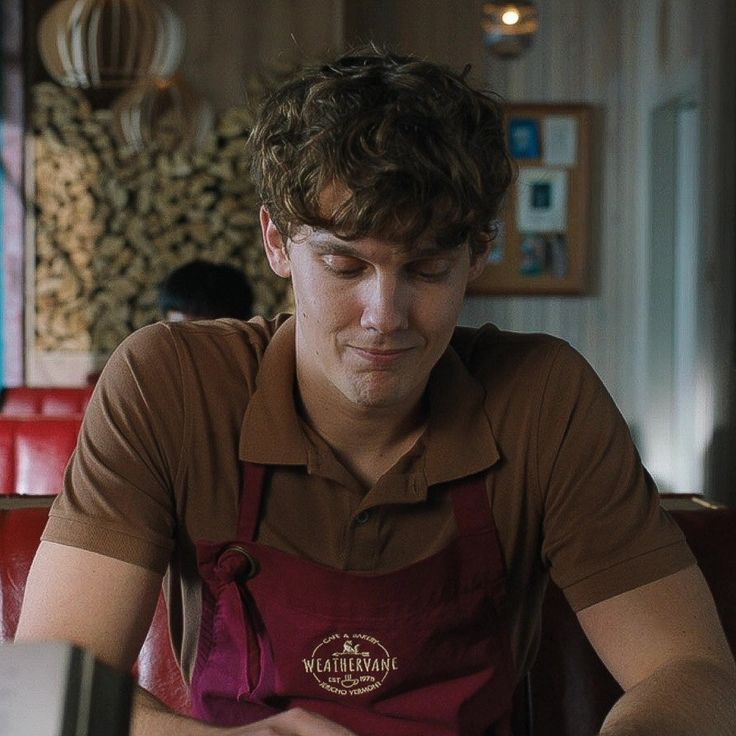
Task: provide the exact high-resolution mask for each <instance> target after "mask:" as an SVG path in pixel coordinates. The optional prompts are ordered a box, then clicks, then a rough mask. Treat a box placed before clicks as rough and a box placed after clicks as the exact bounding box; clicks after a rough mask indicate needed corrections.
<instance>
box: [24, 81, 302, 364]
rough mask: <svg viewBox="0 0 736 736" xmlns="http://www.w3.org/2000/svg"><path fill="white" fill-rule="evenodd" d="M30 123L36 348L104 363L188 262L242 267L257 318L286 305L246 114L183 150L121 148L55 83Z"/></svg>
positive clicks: (101, 113)
mask: <svg viewBox="0 0 736 736" xmlns="http://www.w3.org/2000/svg"><path fill="white" fill-rule="evenodd" d="M31 121H32V134H33V161H34V187H33V188H34V190H35V191H34V195H33V205H34V209H35V217H34V220H35V233H34V236H35V237H34V241H35V294H34V295H35V347H36V349H38V350H42V351H56V350H62V351H63V350H74V351H89V352H92V353H94V354H96V355H100V356H105V355H108V354H109V353H110V352H111V351H112V350H113V349H114V348H115V347H116V346H117V345H118V343H120V341H121V340H122V339H123V338H125V337H126V336H127V335H128V334H130V333H131V332H132V331H133V330H135V329H137V328H139V327H142V326H143V325H146V324H150V323H151V322H155V321H156V320H157V319H159V318H160V315H159V314H158V312H157V309H156V303H155V302H156V290H157V286H158V284H159V283H160V282H161V281H162V279H163V278H164V277H165V276H166V275H167V274H168V273H169V272H170V271H171V270H172V269H174V268H176V267H177V266H180V265H182V264H183V263H185V262H187V261H189V260H191V259H193V258H205V259H208V260H212V261H218V262H227V263H230V264H232V265H234V266H237V267H240V268H242V269H243V270H244V271H245V272H246V274H247V275H248V277H249V278H250V280H251V283H252V284H253V289H254V294H255V301H256V304H255V306H256V311H257V312H258V313H260V314H265V315H272V314H276V313H277V312H279V311H287V310H290V309H291V292H290V289H289V286H288V283H287V282H286V281H284V280H283V279H279V278H278V277H276V276H275V275H274V274H273V273H272V272H271V270H270V268H269V266H268V263H267V261H266V258H265V255H264V254H263V249H262V245H261V236H260V229H259V226H258V204H257V201H256V197H255V192H254V190H253V186H252V184H251V182H250V179H249V176H248V168H249V161H248V156H247V150H246V137H247V134H248V131H249V129H250V126H251V124H252V118H251V113H250V112H249V111H248V109H247V108H246V107H234V108H231V109H230V110H228V111H227V112H226V113H225V114H223V115H222V116H221V118H220V119H219V120H218V121H217V122H216V125H215V130H214V132H213V134H212V135H211V136H210V137H209V138H208V139H207V141H206V142H205V143H204V144H203V145H201V146H200V147H198V148H197V149H196V150H194V151H191V152H185V151H177V152H174V153H171V152H167V151H165V150H164V149H158V150H157V149H156V148H152V149H150V150H147V151H145V152H142V153H137V152H133V151H130V150H127V149H125V148H123V147H121V146H120V145H119V144H118V143H117V141H116V138H115V136H114V133H113V125H112V120H111V114H110V112H109V110H94V111H93V110H92V109H91V108H90V106H89V104H88V103H87V102H86V100H85V98H84V97H83V95H82V94H81V93H79V92H76V91H74V90H69V89H65V88H61V87H58V86H56V85H54V84H51V83H41V84H38V85H36V86H35V87H34V88H33V94H32V115H31Z"/></svg>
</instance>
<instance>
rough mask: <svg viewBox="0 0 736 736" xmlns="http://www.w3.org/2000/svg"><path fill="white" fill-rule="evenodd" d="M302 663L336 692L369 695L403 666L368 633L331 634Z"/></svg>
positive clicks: (329, 690) (309, 672)
mask: <svg viewBox="0 0 736 736" xmlns="http://www.w3.org/2000/svg"><path fill="white" fill-rule="evenodd" d="M302 663H303V664H304V671H305V672H306V673H308V674H310V675H312V676H313V677H314V679H315V680H316V681H317V683H318V684H319V686H320V687H321V688H323V689H324V690H327V692H330V693H333V694H334V695H365V693H369V692H372V691H373V690H377V689H378V688H379V687H381V685H383V682H384V680H385V679H386V678H387V677H388V674H389V672H395V671H396V670H397V669H398V668H399V666H398V662H397V658H396V657H392V656H391V655H390V654H389V652H388V650H387V649H386V647H385V646H383V644H381V642H380V641H378V639H376V638H375V637H374V636H369V635H368V634H330V636H326V637H325V638H324V639H322V641H321V642H320V643H319V644H318V645H317V646H316V647H315V648H314V651H313V652H312V656H311V657H307V658H305V659H302Z"/></svg>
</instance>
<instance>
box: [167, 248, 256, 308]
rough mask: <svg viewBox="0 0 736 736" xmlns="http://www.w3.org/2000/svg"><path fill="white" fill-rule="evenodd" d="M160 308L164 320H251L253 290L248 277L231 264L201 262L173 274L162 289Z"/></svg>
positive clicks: (199, 260) (185, 265)
mask: <svg viewBox="0 0 736 736" xmlns="http://www.w3.org/2000/svg"><path fill="white" fill-rule="evenodd" d="M158 307H159V310H160V311H161V314H162V315H163V316H164V319H166V320H168V321H170V322H181V321H185V320H197V319H218V318H220V317H232V318H234V319H250V318H251V317H252V316H253V290H252V289H251V286H250V283H249V282H248V279H247V277H246V275H245V274H244V273H243V272H242V271H240V270H239V269H237V268H235V267H233V266H230V265H228V264H227V263H213V262H212V261H205V260H201V259H197V260H194V261H189V262H188V263H185V264H184V265H183V266H180V267H179V268H177V269H175V270H174V271H172V272H171V273H170V274H169V275H168V276H167V277H166V278H165V279H164V280H163V281H162V282H161V285H160V286H159V290H158Z"/></svg>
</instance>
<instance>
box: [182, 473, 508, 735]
mask: <svg viewBox="0 0 736 736" xmlns="http://www.w3.org/2000/svg"><path fill="white" fill-rule="evenodd" d="M265 475H266V471H265V467H264V466H259V465H251V464H248V463H246V464H245V466H244V478H243V490H242V492H241V501H240V518H239V521H238V533H237V538H236V539H235V540H233V541H232V542H229V543H224V544H213V543H210V542H198V543H197V558H198V565H199V571H200V574H201V576H202V579H203V581H204V585H203V586H202V623H201V629H200V632H199V649H198V652H197V661H196V664H195V668H194V674H193V677H192V703H193V713H194V716H195V717H196V718H199V719H201V720H203V721H207V722H209V723H212V724H216V725H220V726H237V725H244V724H247V723H251V722H253V721H256V720H260V719H262V718H266V717H268V716H271V715H275V714H276V713H278V712H280V711H283V710H285V709H287V708H293V707H301V708H304V709H306V710H309V711H312V712H316V713H320V714H322V715H324V716H325V717H327V718H330V719H332V720H334V721H336V722H337V723H340V724H342V725H344V726H346V727H347V728H350V729H352V730H354V731H355V732H356V733H357V734H359V735H360V736H483V734H495V736H510V734H511V728H510V711H511V698H512V693H513V688H514V676H513V672H512V668H511V657H510V647H509V640H508V636H507V632H506V630H505V627H504V625H503V623H502V618H501V613H500V611H501V603H502V600H503V596H504V566H503V560H502V557H501V550H500V547H499V544H498V538H497V535H496V528H495V525H494V523H493V517H492V514H491V509H490V505H489V503H488V497H487V495H486V489H485V485H484V483H483V479H482V477H480V476H474V477H472V478H467V479H464V480H461V481H455V482H453V483H451V484H448V487H447V491H448V492H449V493H450V495H451V498H452V506H453V509H454V513H455V520H456V522H457V527H458V536H457V538H456V539H455V540H454V541H453V542H451V543H450V544H449V545H448V546H447V547H446V548H444V549H443V550H441V551H439V552H438V553H436V554H434V555H432V556H431V557H428V558H426V559H424V560H420V561H419V562H416V563H414V564H412V565H410V566H409V567H406V568H403V569H401V570H397V571H395V572H389V573H384V574H379V575H370V574H361V573H355V572H345V571H341V570H336V569H333V568H329V567H325V566H323V565H319V564H316V563H314V562H310V561H307V560H304V559H301V558H299V557H296V556H294V555H291V554H287V553H285V552H281V551H280V550H277V549H275V548H273V547H268V546H266V545H262V544H257V543H256V542H254V541H253V540H254V537H255V533H256V526H257V523H258V513H259V509H260V505H261V494H262V492H263V488H264V480H265Z"/></svg>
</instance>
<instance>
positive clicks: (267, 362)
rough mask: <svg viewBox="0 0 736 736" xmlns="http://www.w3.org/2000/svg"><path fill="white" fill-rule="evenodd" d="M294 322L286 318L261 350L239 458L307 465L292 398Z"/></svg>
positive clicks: (294, 350)
mask: <svg viewBox="0 0 736 736" xmlns="http://www.w3.org/2000/svg"><path fill="white" fill-rule="evenodd" d="M295 333H296V326H295V320H294V317H290V318H289V319H287V320H286V321H285V322H284V323H283V324H282V325H281V326H280V327H279V328H278V329H277V330H276V332H275V333H274V334H273V337H272V338H271V341H270V342H269V343H268V346H267V347H266V350H265V351H264V353H263V359H262V361H261V365H260V368H259V370H258V376H257V378H256V391H255V393H254V394H253V396H252V397H251V399H250V401H249V402H248V408H247V409H246V410H245V416H244V417H243V424H242V426H241V430H240V459H241V460H245V461H247V462H252V463H261V464H263V465H307V461H308V454H307V453H308V446H307V438H306V436H305V434H304V431H303V429H302V427H301V420H300V419H299V415H298V414H297V411H296V404H295V401H294V380H295V375H296V370H295V368H296V358H295V356H296V346H295V345H296V344H295Z"/></svg>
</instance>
